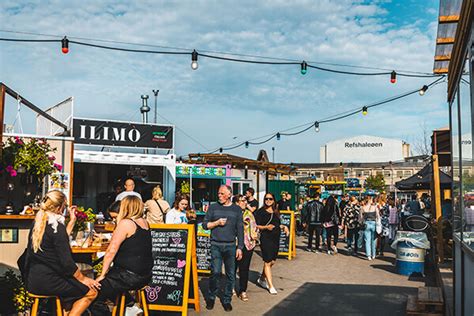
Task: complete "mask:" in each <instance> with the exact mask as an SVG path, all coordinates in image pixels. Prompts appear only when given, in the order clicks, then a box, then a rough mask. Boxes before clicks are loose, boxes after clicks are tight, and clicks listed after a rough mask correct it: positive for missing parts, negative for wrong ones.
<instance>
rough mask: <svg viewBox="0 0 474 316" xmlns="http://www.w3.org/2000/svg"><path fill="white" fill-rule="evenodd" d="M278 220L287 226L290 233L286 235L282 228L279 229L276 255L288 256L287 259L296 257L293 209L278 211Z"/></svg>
mask: <svg viewBox="0 0 474 316" xmlns="http://www.w3.org/2000/svg"><path fill="white" fill-rule="evenodd" d="M280 221H281V224H282V225H285V226H287V227H288V229H289V231H290V233H289V235H288V236H287V235H286V234H285V232H284V230H281V233H280V244H279V249H278V255H279V256H285V257H288V260H291V259H292V258H295V257H296V227H295V213H294V212H293V211H280Z"/></svg>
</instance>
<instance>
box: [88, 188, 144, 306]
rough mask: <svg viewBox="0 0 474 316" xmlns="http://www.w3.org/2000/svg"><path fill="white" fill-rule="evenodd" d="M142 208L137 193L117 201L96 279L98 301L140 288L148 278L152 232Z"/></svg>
mask: <svg viewBox="0 0 474 316" xmlns="http://www.w3.org/2000/svg"><path fill="white" fill-rule="evenodd" d="M143 209H144V207H143V202H142V200H141V199H140V198H139V197H137V196H132V195H130V196H126V197H124V198H123V199H122V201H121V202H120V211H119V214H118V216H117V227H116V228H115V231H114V234H113V236H112V240H111V241H110V245H109V247H108V248H107V250H106V252H105V255H104V261H103V268H102V273H101V275H100V276H99V277H98V278H97V281H99V282H100V284H101V290H100V293H99V298H98V301H105V300H106V299H110V300H114V299H115V298H116V297H117V295H119V294H121V293H123V292H126V291H129V290H137V289H140V288H142V287H143V286H145V285H147V284H148V283H149V281H150V279H151V269H152V266H153V257H152V253H151V233H150V230H149V226H148V222H147V221H146V220H145V219H144V218H143ZM112 262H113V266H112V268H111V265H112Z"/></svg>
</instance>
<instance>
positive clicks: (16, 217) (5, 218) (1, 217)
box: [0, 215, 35, 220]
mask: <svg viewBox="0 0 474 316" xmlns="http://www.w3.org/2000/svg"><path fill="white" fill-rule="evenodd" d="M2 219H3V220H17V219H27V220H32V219H35V215H0V220H2Z"/></svg>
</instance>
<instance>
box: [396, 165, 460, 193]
mask: <svg viewBox="0 0 474 316" xmlns="http://www.w3.org/2000/svg"><path fill="white" fill-rule="evenodd" d="M439 180H440V183H441V187H442V188H449V187H451V182H452V178H451V177H450V176H449V175H447V174H446V173H444V172H443V171H440V172H439ZM431 182H433V166H432V164H431V162H430V163H429V164H427V165H426V166H424V167H423V169H421V170H420V171H418V172H417V173H415V174H414V175H413V176H411V177H409V178H406V179H404V180H401V181H398V182H396V183H395V186H396V187H397V189H399V190H429V189H430V188H431Z"/></svg>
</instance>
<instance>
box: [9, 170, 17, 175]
mask: <svg viewBox="0 0 474 316" xmlns="http://www.w3.org/2000/svg"><path fill="white" fill-rule="evenodd" d="M10 175H11V176H12V177H16V175H17V173H16V170H15V169H13V170H12V171H10Z"/></svg>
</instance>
